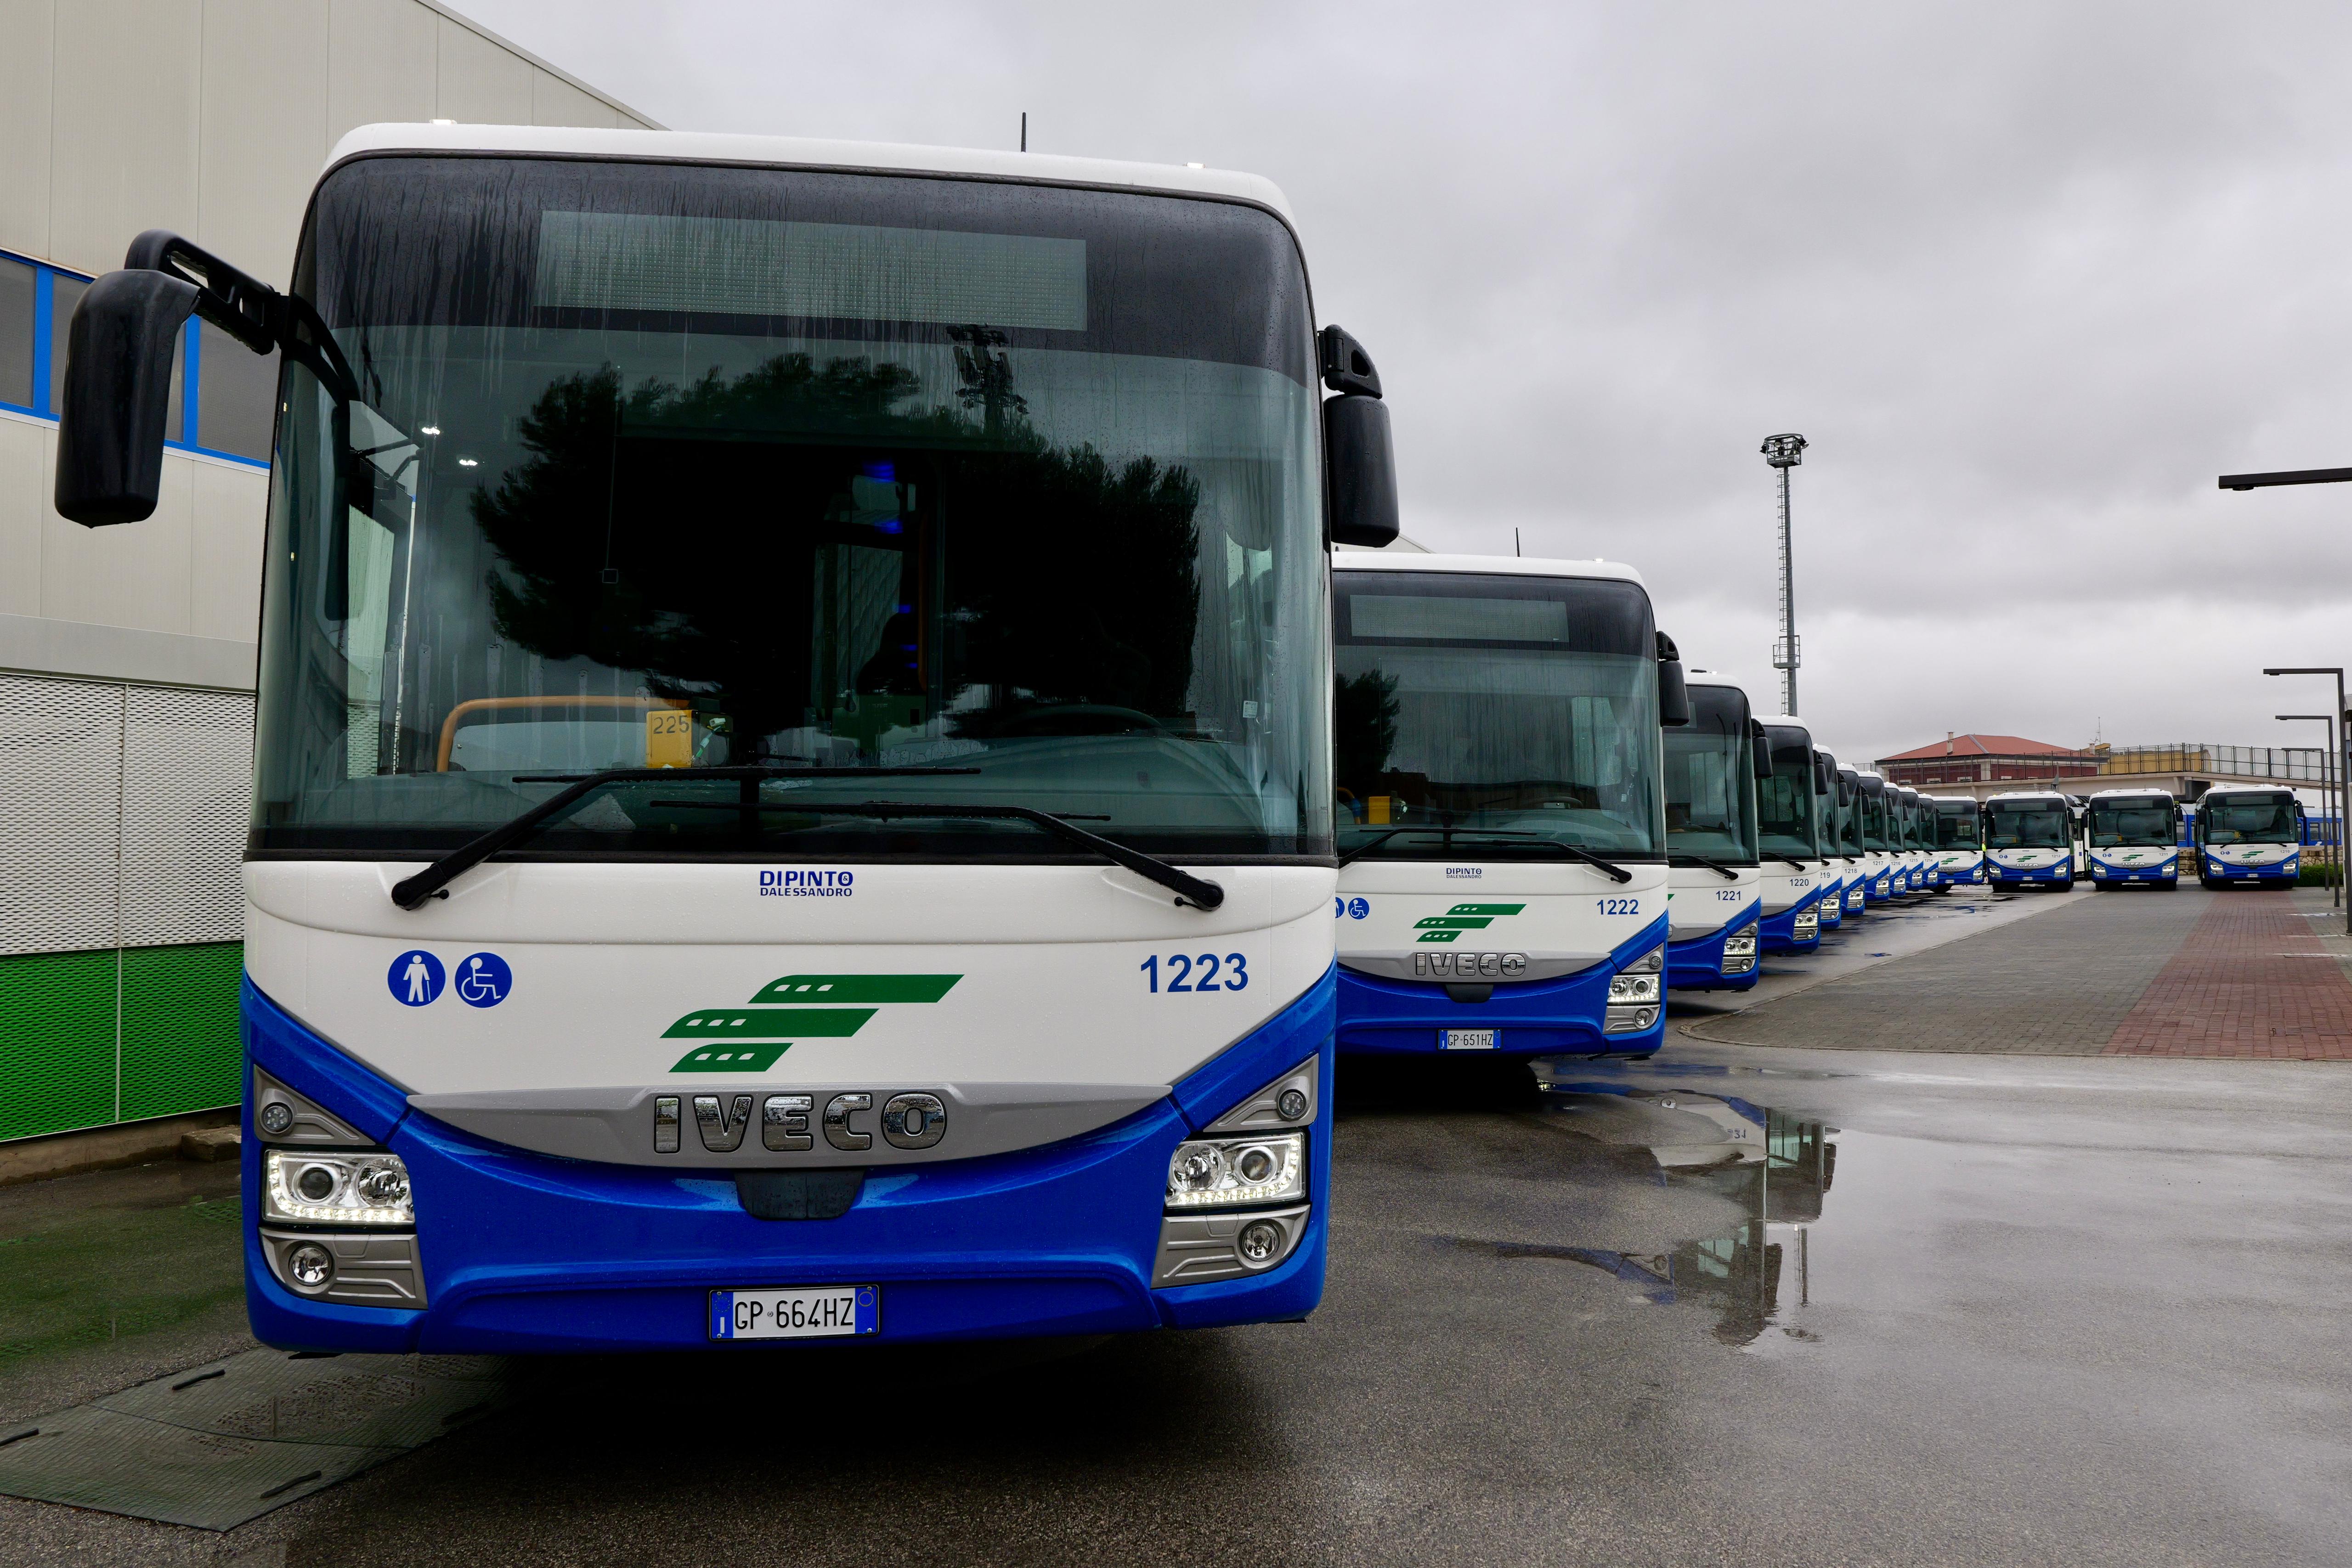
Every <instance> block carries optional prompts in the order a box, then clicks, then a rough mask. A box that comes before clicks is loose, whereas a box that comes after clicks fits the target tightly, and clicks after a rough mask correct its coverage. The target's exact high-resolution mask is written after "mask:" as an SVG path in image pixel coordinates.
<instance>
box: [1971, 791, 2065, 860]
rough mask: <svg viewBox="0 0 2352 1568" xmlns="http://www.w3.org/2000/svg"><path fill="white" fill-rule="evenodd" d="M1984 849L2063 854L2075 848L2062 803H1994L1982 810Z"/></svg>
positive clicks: (2004, 801)
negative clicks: (2051, 851)
mask: <svg viewBox="0 0 2352 1568" xmlns="http://www.w3.org/2000/svg"><path fill="white" fill-rule="evenodd" d="M1985 811H1986V817H1987V821H1986V823H1985V848H1987V849H1991V850H2063V849H2067V848H2070V847H2071V846H2072V845H2073V844H2074V822H2073V820H2072V819H2071V818H2070V816H2069V815H2068V813H2067V810H2066V802H2064V801H2063V800H2048V801H2043V800H1995V801H1993V802H1992V803H1991V804H1990V805H1989V806H1987V807H1986V808H1985Z"/></svg>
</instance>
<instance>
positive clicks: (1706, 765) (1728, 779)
mask: <svg viewBox="0 0 2352 1568" xmlns="http://www.w3.org/2000/svg"><path fill="white" fill-rule="evenodd" d="M1689 691H1690V722H1689V723H1688V724H1685V725H1677V726H1672V727H1668V728H1667V729H1666V731H1665V743H1666V767H1665V791H1666V862H1667V864H1668V866H1669V868H1670V869H1671V872H1672V875H1671V876H1670V878H1669V879H1668V881H1669V888H1670V891H1669V893H1668V895H1667V896H1668V901H1669V902H1668V904H1667V906H1666V916H1667V929H1666V984H1667V985H1668V986H1669V987H1673V988H1683V989H1686V990H1696V991H1721V990H1746V989H1748V988H1750V987H1752V986H1753V985H1755V984H1756V981H1757V968H1756V965H1757V959H1758V956H1759V955H1758V952H1757V942H1758V938H1759V935H1760V932H1759V921H1760V920H1761V918H1762V916H1763V913H1764V903H1763V886H1762V877H1763V872H1762V869H1761V867H1760V866H1759V862H1758V858H1757V820H1756V819H1757V781H1758V778H1759V772H1766V771H1769V764H1770V760H1771V758H1770V757H1769V753H1763V752H1762V750H1761V747H1760V745H1759V743H1760V741H1761V739H1762V735H1761V731H1760V730H1759V727H1758V726H1757V724H1756V720H1755V716H1753V715H1752V714H1750V713H1749V712H1748V694H1747V693H1746V692H1744V691H1742V690H1740V689H1739V687H1738V686H1736V685H1732V684H1731V683H1730V682H1728V681H1726V680H1724V679H1722V678H1721V677H1720V676H1717V675H1711V674H1702V673H1696V672H1694V673H1693V674H1692V675H1691V678H1690V681H1689Z"/></svg>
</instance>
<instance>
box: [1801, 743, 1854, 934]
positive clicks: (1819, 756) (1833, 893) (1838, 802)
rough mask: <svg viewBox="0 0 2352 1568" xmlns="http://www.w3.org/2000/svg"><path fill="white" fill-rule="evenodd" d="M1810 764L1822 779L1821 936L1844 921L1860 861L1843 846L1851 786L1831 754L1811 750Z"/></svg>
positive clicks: (1849, 812)
mask: <svg viewBox="0 0 2352 1568" xmlns="http://www.w3.org/2000/svg"><path fill="white" fill-rule="evenodd" d="M1813 766H1814V768H1816V769H1817V770H1818V777H1819V778H1820V779H1821V791H1822V795H1821V810H1822V855H1823V857H1824V859H1823V862H1822V902H1821V929H1822V934H1823V935H1824V936H1826V935H1827V934H1828V933H1830V932H1832V931H1835V930H1837V929H1838V928H1839V927H1840V926H1842V925H1844V924H1845V917H1846V915H1847V913H1848V912H1849V908H1850V905H1851V904H1852V901H1853V898H1854V897H1855V896H1856V894H1858V893H1859V892H1860V891H1861V888H1860V883H1858V882H1857V881H1856V878H1855V867H1856V866H1857V865H1858V864H1859V863H1860V862H1857V861H1856V860H1855V858H1854V857H1853V854H1852V853H1850V852H1848V850H1847V847H1846V835H1847V829H1848V827H1849V823H1848V821H1847V819H1848V817H1849V816H1850V815H1851V814H1852V810H1853V800H1852V797H1851V789H1852V786H1851V785H1850V784H1849V783H1848V781H1847V779H1846V777H1845V772H1844V770H1843V769H1842V768H1839V767H1838V761H1837V757H1836V755H1835V754H1834V753H1832V752H1827V751H1823V750H1822V749H1820V748H1819V747H1815V748H1814V750H1813Z"/></svg>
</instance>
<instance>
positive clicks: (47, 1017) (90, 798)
mask: <svg viewBox="0 0 2352 1568" xmlns="http://www.w3.org/2000/svg"><path fill="white" fill-rule="evenodd" d="M252 731H253V698H252V697H251V695H248V694H246V693H241V692H214V691H188V690H178V689H173V688H170V687H163V686H145V685H119V684H113V683H106V682H97V681H71V680H52V679H45V678H41V677H37V676H27V675H5V674H0V802H5V816H6V822H5V831H0V1138H20V1137H26V1136H30V1135H33V1134H40V1133H59V1132H67V1131H69V1130H72V1129H75V1128H79V1127H91V1126H100V1125H103V1124H107V1123H110V1122H121V1121H135V1120H139V1119H141V1118H143V1117H149V1116H164V1115H171V1114H173V1113H179V1112H183V1111H196V1110H203V1109H205V1108H208V1107H211V1106H215V1105H225V1104H229V1103H233V1102H235V1101H236V1098H237V1092H238V1089H237V1061H238V1046H237V1035H236V977H237V974H238V971H239V970H240V969H241V968H242V967H243V949H244V938H245V930H244V920H245V909H244V895H243V893H242V890H241V888H240V885H239V880H238V867H239V864H240V862H241V854H240V851H241V848H242V845H243V841H244V837H245V829H246V819H247V814H248V813H249V811H250V810H251V800H252Z"/></svg>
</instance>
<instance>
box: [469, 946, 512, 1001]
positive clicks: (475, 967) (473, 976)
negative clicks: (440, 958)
mask: <svg viewBox="0 0 2352 1568" xmlns="http://www.w3.org/2000/svg"><path fill="white" fill-rule="evenodd" d="M513 989H514V971H513V970H511V969H509V968H508V967H507V961H506V960H505V959H504V958H501V957H499V956H498V955H497V954H496V953H476V954H474V955H472V956H469V957H466V958H461V959H459V960H458V961H457V999H458V1000H459V1001H461V1002H463V1003H465V1004H466V1005H467V1007H469V1008H494V1007H497V1006H498V1005H499V1003H500V1002H502V1001H505V1000H506V999H507V993H508V992H509V991H511V990H513Z"/></svg>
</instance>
